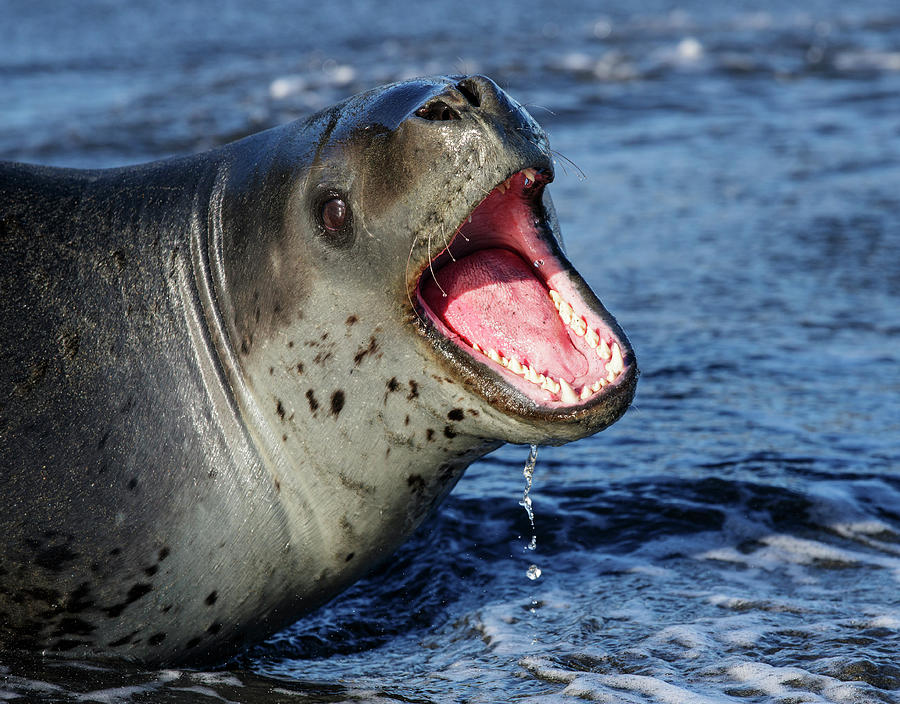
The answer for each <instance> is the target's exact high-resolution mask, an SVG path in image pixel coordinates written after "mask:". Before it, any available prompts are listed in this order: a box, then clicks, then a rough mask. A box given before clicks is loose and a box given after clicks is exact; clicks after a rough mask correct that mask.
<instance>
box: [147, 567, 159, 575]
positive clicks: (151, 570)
mask: <svg viewBox="0 0 900 704" xmlns="http://www.w3.org/2000/svg"><path fill="white" fill-rule="evenodd" d="M157 572H159V565H151V566H150V567H145V568H144V574H145V575H147V576H148V577H152V576H153V575H155V574H156V573H157Z"/></svg>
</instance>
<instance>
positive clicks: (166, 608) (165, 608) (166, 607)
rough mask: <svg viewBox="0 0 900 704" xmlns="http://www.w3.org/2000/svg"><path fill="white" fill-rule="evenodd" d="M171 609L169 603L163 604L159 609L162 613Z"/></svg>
mask: <svg viewBox="0 0 900 704" xmlns="http://www.w3.org/2000/svg"><path fill="white" fill-rule="evenodd" d="M171 610H172V605H171V604H166V605H165V606H163V607H162V608H161V609H160V611H162V612H163V613H164V614H167V613H169V612H170V611H171Z"/></svg>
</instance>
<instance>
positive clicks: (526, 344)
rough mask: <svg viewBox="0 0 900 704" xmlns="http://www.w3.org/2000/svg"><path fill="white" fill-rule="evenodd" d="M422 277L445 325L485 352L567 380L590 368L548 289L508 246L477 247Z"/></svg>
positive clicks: (426, 294)
mask: <svg viewBox="0 0 900 704" xmlns="http://www.w3.org/2000/svg"><path fill="white" fill-rule="evenodd" d="M435 277H436V279H437V281H435V279H434V278H431V277H428V279H427V281H423V286H422V294H423V296H424V298H425V301H426V303H427V304H428V305H429V307H430V308H431V310H432V311H434V313H435V314H436V315H438V316H439V317H440V319H441V320H442V321H443V322H444V324H445V325H447V327H449V328H450V329H452V330H453V331H454V332H456V333H457V334H458V335H459V336H460V337H462V338H464V339H465V340H467V341H468V342H469V344H472V343H476V344H478V345H479V346H480V347H481V348H482V349H483V350H484V351H485V352H487V351H488V350H491V349H493V350H496V351H497V352H498V353H499V354H500V355H501V356H503V357H507V358H511V357H515V358H516V359H518V360H519V361H520V362H522V363H527V364H529V365H531V366H532V367H533V368H534V369H535V370H536V371H538V372H540V373H544V374H546V373H549V374H551V375H552V376H553V377H554V378H560V377H561V378H565V379H567V380H569V381H571V380H572V379H574V378H576V377H577V376H579V375H581V374H585V373H586V372H587V370H588V362H587V360H586V359H585V357H584V355H582V354H581V352H579V351H578V350H577V349H576V348H575V347H574V346H573V345H572V341H571V339H570V337H569V334H570V333H569V332H568V327H567V326H566V325H564V324H563V322H562V321H561V320H560V317H559V314H558V313H557V312H556V309H555V308H554V306H553V303H552V301H551V300H550V297H549V295H548V293H547V289H546V288H544V285H543V284H542V283H541V282H540V281H539V280H538V279H537V277H536V276H535V275H534V273H532V271H531V269H530V267H529V266H528V265H527V264H526V263H525V262H524V261H523V260H522V259H521V258H520V257H519V256H518V255H516V254H514V253H513V252H510V251H509V250H506V249H487V250H479V251H477V252H475V253H473V254H470V255H468V256H467V257H464V258H462V259H459V260H458V261H454V262H451V263H449V264H447V265H446V266H443V267H441V268H440V269H439V270H438V271H437V272H435Z"/></svg>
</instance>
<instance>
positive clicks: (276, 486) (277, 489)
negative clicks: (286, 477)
mask: <svg viewBox="0 0 900 704" xmlns="http://www.w3.org/2000/svg"><path fill="white" fill-rule="evenodd" d="M275 491H278V492H280V491H281V482H280V481H278V477H276V478H275Z"/></svg>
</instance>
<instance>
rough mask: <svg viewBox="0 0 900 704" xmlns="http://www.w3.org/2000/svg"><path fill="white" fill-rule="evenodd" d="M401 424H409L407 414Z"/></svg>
mask: <svg viewBox="0 0 900 704" xmlns="http://www.w3.org/2000/svg"><path fill="white" fill-rule="evenodd" d="M403 425H409V416H406V420H405V421H403Z"/></svg>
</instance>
